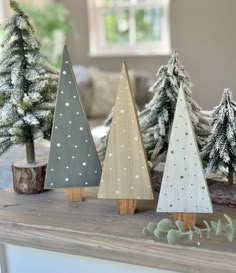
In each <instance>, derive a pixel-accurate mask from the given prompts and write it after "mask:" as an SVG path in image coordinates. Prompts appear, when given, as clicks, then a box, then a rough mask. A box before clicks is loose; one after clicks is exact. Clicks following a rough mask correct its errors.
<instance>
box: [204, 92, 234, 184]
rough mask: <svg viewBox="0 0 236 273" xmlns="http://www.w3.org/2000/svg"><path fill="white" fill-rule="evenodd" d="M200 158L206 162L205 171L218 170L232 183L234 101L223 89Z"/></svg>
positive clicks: (229, 93) (230, 94)
mask: <svg viewBox="0 0 236 273" xmlns="http://www.w3.org/2000/svg"><path fill="white" fill-rule="evenodd" d="M202 158H203V160H206V161H207V162H208V165H207V168H206V170H207V172H208V173H209V172H212V173H214V172H216V171H220V172H221V173H223V174H225V175H227V176H228V183H229V184H233V174H234V173H236V102H235V101H233V98H232V93H231V92H230V90H229V89H225V90H224V93H223V96H222V99H221V102H220V104H219V105H218V106H217V107H215V109H214V112H213V120H212V130H211V135H210V136H209V137H208V139H207V141H206V144H205V146H204V147H203V150H202Z"/></svg>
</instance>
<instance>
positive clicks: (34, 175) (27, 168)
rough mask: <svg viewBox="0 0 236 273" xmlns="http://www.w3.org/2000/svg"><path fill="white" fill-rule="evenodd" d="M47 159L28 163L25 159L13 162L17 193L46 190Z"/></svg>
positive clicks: (14, 185) (35, 192)
mask: <svg viewBox="0 0 236 273" xmlns="http://www.w3.org/2000/svg"><path fill="white" fill-rule="evenodd" d="M46 169H47V160H46V159H45V160H41V161H39V162H36V163H26V162H25V161H24V160H20V161H16V162H14V163H13V164H12V174H13V188H14V190H15V192H17V193H24V194H37V193H41V192H43V191H44V181H45V176H46Z"/></svg>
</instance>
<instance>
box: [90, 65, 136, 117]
mask: <svg viewBox="0 0 236 273" xmlns="http://www.w3.org/2000/svg"><path fill="white" fill-rule="evenodd" d="M90 76H91V79H92V86H93V88H92V89H93V94H92V100H91V105H90V109H89V111H88V113H87V114H88V116H89V117H91V118H101V117H106V116H107V115H108V114H109V113H110V111H111V110H112V108H113V106H114V104H115V99H116V94H117V89H118V84H119V80H120V74H119V73H111V72H103V71H100V70H98V69H94V68H92V69H91V70H90ZM129 76H130V82H131V86H132V90H133V92H134V90H135V73H134V71H132V70H131V71H129Z"/></svg>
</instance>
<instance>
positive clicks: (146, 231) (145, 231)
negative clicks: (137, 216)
mask: <svg viewBox="0 0 236 273" xmlns="http://www.w3.org/2000/svg"><path fill="white" fill-rule="evenodd" d="M149 233H150V231H149V230H148V227H145V228H143V234H144V235H148V234H149Z"/></svg>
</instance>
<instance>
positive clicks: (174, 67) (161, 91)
mask: <svg viewBox="0 0 236 273" xmlns="http://www.w3.org/2000/svg"><path fill="white" fill-rule="evenodd" d="M157 77H158V79H157V81H156V82H155V84H154V85H153V86H152V87H151V88H150V92H154V93H155V95H154V97H153V99H152V100H151V101H150V102H149V103H148V104H147V105H146V106H145V109H144V110H143V111H142V112H140V113H139V122H140V127H141V131H142V134H143V140H144V146H145V149H146V152H147V156H148V160H149V162H150V165H151V168H152V167H155V166H156V165H157V164H158V163H159V162H160V160H164V159H165V157H166V153H167V149H168V143H169V137H170V131H171V126H172V122H173V118H174V112H175V106H176V103H177V97H178V92H179V88H180V85H181V83H182V86H183V89H184V92H185V95H186V101H187V105H188V107H189V114H190V117H191V120H192V123H193V127H194V129H195V133H196V137H197V142H198V145H199V148H201V147H202V146H203V143H204V140H205V139H206V138H207V137H208V135H209V118H208V117H206V116H204V114H203V113H202V112H201V107H200V106H199V105H198V104H197V103H196V102H195V101H194V100H193V99H192V98H191V83H190V79H189V77H188V75H187V74H186V72H185V70H184V68H183V66H182V65H181V64H180V61H179V58H178V54H177V53H176V52H174V53H173V54H172V56H171V59H170V61H169V62H168V64H167V65H163V66H162V67H160V69H159V71H158V73H157ZM111 119H112V115H109V117H108V119H107V120H106V124H107V125H109V124H110V121H111ZM101 141H102V142H101V145H100V147H99V149H98V153H99V157H100V159H101V160H103V159H104V156H105V151H106V145H107V136H105V137H104V138H103V139H102V140H101Z"/></svg>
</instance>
